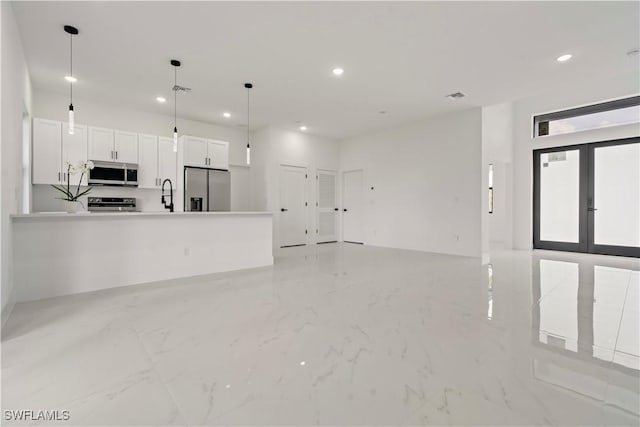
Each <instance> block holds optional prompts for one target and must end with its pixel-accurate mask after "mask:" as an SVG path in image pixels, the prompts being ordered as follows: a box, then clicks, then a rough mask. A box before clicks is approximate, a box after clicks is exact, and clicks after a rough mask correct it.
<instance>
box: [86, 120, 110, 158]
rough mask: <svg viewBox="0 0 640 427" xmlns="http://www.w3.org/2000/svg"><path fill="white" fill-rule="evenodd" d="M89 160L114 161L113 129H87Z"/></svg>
mask: <svg viewBox="0 0 640 427" xmlns="http://www.w3.org/2000/svg"><path fill="white" fill-rule="evenodd" d="M89 160H101V161H104V162H113V161H115V154H114V150H113V129H105V128H96V127H90V128H89Z"/></svg>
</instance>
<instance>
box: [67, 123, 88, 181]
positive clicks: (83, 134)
mask: <svg viewBox="0 0 640 427" xmlns="http://www.w3.org/2000/svg"><path fill="white" fill-rule="evenodd" d="M87 142H88V140H87V127H86V126H83V125H75V126H74V129H73V135H70V134H69V125H68V124H67V123H63V124H62V182H63V183H66V182H67V180H69V184H71V185H78V183H80V185H87V180H88V177H87V175H86V174H85V175H84V177H82V182H80V176H81V174H79V173H77V174H74V175H71V176H69V175H68V173H67V167H66V166H65V165H66V162H69V163H71V164H72V165H74V166H76V165H78V164H79V163H81V162H82V163H84V162H86V161H87Z"/></svg>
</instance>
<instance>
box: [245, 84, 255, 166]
mask: <svg viewBox="0 0 640 427" xmlns="http://www.w3.org/2000/svg"><path fill="white" fill-rule="evenodd" d="M244 87H245V88H247V164H248V165H250V164H251V145H250V144H249V135H251V128H250V127H249V125H250V123H251V122H250V121H249V112H250V111H249V105H250V104H249V92H250V89H251V88H252V87H253V85H252V84H251V83H245V84H244Z"/></svg>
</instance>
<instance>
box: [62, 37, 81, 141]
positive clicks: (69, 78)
mask: <svg viewBox="0 0 640 427" xmlns="http://www.w3.org/2000/svg"><path fill="white" fill-rule="evenodd" d="M64 32H65V33H67V34H69V75H68V76H67V78H66V80H67V81H68V82H69V126H68V127H69V135H73V132H74V131H75V129H74V128H75V118H74V111H73V82H74V81H75V80H76V79H75V78H74V77H73V36H77V35H78V32H79V31H78V29H77V28H76V27H72V26H71V25H65V26H64Z"/></svg>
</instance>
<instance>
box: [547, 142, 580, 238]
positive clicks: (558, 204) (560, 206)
mask: <svg viewBox="0 0 640 427" xmlns="http://www.w3.org/2000/svg"><path fill="white" fill-rule="evenodd" d="M579 233H580V151H579V150H567V151H556V152H552V153H543V154H542V155H541V156H540V240H546V241H552V242H570V243H578V242H579V241H580V234H579Z"/></svg>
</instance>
